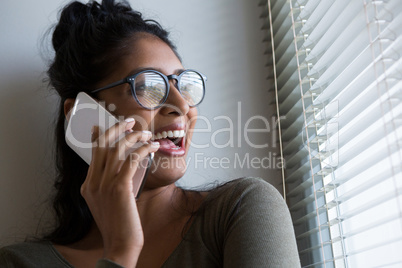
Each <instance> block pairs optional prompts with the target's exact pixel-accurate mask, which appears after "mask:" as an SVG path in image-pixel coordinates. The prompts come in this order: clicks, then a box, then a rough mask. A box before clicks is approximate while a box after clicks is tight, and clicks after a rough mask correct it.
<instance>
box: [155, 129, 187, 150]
mask: <svg viewBox="0 0 402 268" xmlns="http://www.w3.org/2000/svg"><path fill="white" fill-rule="evenodd" d="M185 135H186V133H185V131H184V130H169V131H162V132H158V133H155V134H153V136H152V139H151V140H152V141H158V142H159V143H160V148H159V150H161V151H164V152H170V151H174V150H180V149H182V148H183V147H184V137H185Z"/></svg>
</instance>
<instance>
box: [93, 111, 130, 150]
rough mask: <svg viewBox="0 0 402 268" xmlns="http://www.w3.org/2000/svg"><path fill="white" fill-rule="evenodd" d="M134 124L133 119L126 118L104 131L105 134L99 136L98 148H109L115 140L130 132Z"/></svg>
mask: <svg viewBox="0 0 402 268" xmlns="http://www.w3.org/2000/svg"><path fill="white" fill-rule="evenodd" d="M134 124H135V120H134V118H131V117H129V118H126V119H125V120H124V121H120V122H118V123H116V124H115V125H113V126H112V127H110V128H109V129H108V130H106V132H105V134H103V135H101V136H100V137H99V139H98V141H99V147H101V148H106V147H109V146H110V145H111V144H113V142H115V141H116V140H117V138H118V137H119V136H120V135H121V134H122V133H124V132H125V131H129V132H132V128H133V126H134Z"/></svg>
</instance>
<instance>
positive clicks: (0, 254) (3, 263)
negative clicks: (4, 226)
mask: <svg viewBox="0 0 402 268" xmlns="http://www.w3.org/2000/svg"><path fill="white" fill-rule="evenodd" d="M5 255H6V253H5V252H4V251H3V250H2V249H0V267H11V266H10V265H8V262H7V258H6V256H5Z"/></svg>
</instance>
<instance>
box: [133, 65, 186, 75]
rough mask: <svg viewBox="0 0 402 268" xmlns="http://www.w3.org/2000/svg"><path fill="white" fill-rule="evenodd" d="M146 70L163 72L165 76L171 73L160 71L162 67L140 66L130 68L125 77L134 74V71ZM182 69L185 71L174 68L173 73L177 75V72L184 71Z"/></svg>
mask: <svg viewBox="0 0 402 268" xmlns="http://www.w3.org/2000/svg"><path fill="white" fill-rule="evenodd" d="M146 70H155V71H158V72H160V73H163V74H164V75H166V76H168V75H171V74H165V73H164V72H163V71H162V69H160V68H157V67H141V68H136V69H134V70H132V71H131V72H129V73H128V74H127V75H126V76H125V77H129V76H132V75H134V74H136V73H139V72H142V71H146ZM184 71H185V69H176V70H174V73H173V74H176V75H178V74H180V73H182V72H184Z"/></svg>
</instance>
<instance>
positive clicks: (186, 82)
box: [179, 71, 204, 106]
mask: <svg viewBox="0 0 402 268" xmlns="http://www.w3.org/2000/svg"><path fill="white" fill-rule="evenodd" d="M179 88H180V91H181V94H182V96H183V97H184V98H185V99H186V100H187V102H188V104H189V105H190V106H195V105H198V104H199V103H200V102H201V101H202V99H203V97H204V80H203V78H202V77H201V75H200V74H198V73H196V72H194V71H186V72H185V73H183V74H182V76H181V78H180V84H179Z"/></svg>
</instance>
